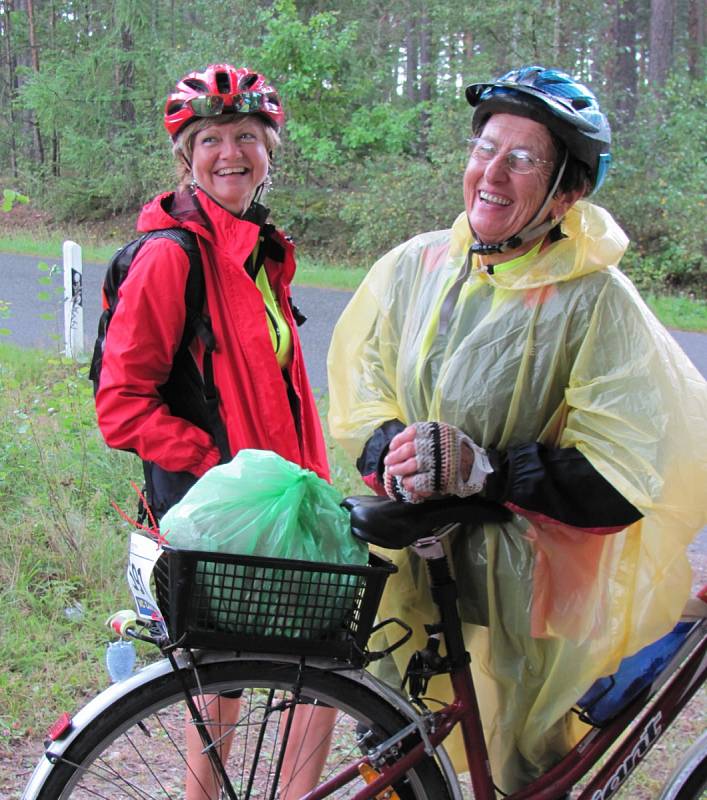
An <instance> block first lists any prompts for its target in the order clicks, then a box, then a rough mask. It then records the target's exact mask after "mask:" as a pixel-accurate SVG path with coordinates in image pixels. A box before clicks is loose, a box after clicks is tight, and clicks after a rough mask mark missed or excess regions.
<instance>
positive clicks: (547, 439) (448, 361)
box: [329, 202, 707, 792]
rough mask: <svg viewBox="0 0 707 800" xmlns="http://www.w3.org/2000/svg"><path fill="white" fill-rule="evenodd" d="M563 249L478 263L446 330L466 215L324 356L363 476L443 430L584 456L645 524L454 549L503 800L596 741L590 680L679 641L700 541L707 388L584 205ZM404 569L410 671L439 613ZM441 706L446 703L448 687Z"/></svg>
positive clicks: (461, 541) (535, 530)
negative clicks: (580, 743)
mask: <svg viewBox="0 0 707 800" xmlns="http://www.w3.org/2000/svg"><path fill="white" fill-rule="evenodd" d="M562 231H563V233H564V235H565V238H563V239H561V240H559V241H557V242H555V243H553V244H551V245H550V246H549V247H547V248H546V249H544V250H542V252H538V251H537V248H536V250H535V251H534V252H533V251H531V254H529V255H526V256H525V257H521V258H519V259H517V260H515V261H513V262H508V263H506V264H502V265H500V266H499V267H497V268H496V271H495V273H494V274H493V275H489V274H487V273H486V271H485V270H484V268H483V267H480V266H479V264H478V263H476V262H475V261H473V262H472V269H471V274H470V276H469V278H468V280H467V281H466V282H465V283H464V284H463V288H462V289H461V292H460V294H459V297H458V299H457V302H456V305H455V307H454V311H453V314H452V316H451V318H449V322H448V324H447V325H445V326H442V327H443V328H444V331H442V330H440V307H441V304H442V301H443V299H444V297H445V296H446V294H447V292H448V290H449V288H450V287H451V286H452V284H453V283H454V281H455V279H456V277H457V276H458V275H459V273H460V270H461V269H462V267H463V265H464V262H465V259H466V257H467V253H468V251H469V247H470V245H471V243H472V239H471V232H470V229H469V225H468V222H467V219H466V215H465V214H462V215H461V216H460V217H459V218H458V219H457V220H456V222H455V224H454V226H453V228H452V230H451V231H441V232H435V233H428V234H423V235H421V236H418V237H416V238H414V239H412V240H411V241H409V242H407V243H405V244H403V245H401V246H399V247H397V248H395V249H394V250H392V251H391V252H389V253H388V254H387V255H386V256H384V257H383V258H382V259H380V261H378V262H377V263H376V264H375V266H374V267H373V268H372V270H371V271H370V273H369V275H368V276H367V278H366V279H365V281H364V282H363V284H362V285H361V287H360V288H359V290H358V291H357V292H356V294H355V295H354V297H353V299H352V300H351V302H350V304H349V306H348V307H347V309H346V310H345V312H344V314H343V315H342V317H341V319H340V321H339V323H338V324H337V327H336V329H335V331H334V336H333V340H332V344H331V349H330V352H329V389H330V396H331V400H330V413H329V423H330V427H331V431H332V434H333V436H334V437H335V438H336V439H337V440H338V441H339V442H340V443H341V444H342V445H343V446H344V447H345V448H346V449H347V451H348V452H349V453H350V455H351V456H352V457H353V458H357V457H358V456H359V455H360V454H361V452H362V450H363V448H364V445H365V443H366V441H367V440H368V438H369V437H370V436H371V434H372V433H373V432H374V431H375V430H376V429H377V428H378V427H379V426H380V425H381V424H383V423H384V422H386V421H388V420H393V419H398V420H400V421H401V422H403V423H405V424H409V423H412V422H415V421H422V420H441V421H444V422H447V423H450V424H452V425H456V426H458V427H459V428H461V429H462V430H463V431H464V432H465V433H467V434H468V435H469V436H471V437H472V439H474V440H475V441H476V442H477V443H478V444H480V445H482V446H484V447H492V448H495V449H497V450H501V451H503V450H504V449H505V448H507V447H509V446H512V445H519V444H522V443H525V442H534V441H537V442H541V443H542V444H544V445H546V446H548V447H563V448H566V447H576V448H577V449H578V450H579V451H580V452H581V453H582V454H583V455H584V456H585V457H586V458H587V459H588V460H589V461H590V462H591V464H592V465H593V467H594V468H595V469H596V470H598V471H599V472H600V473H601V474H602V475H603V476H604V477H605V478H606V479H607V480H608V481H609V482H610V483H611V484H613V486H614V487H615V488H616V489H617V490H618V491H619V492H620V493H621V494H622V495H623V496H624V497H625V498H626V499H627V500H628V501H629V502H630V503H632V504H633V505H634V506H635V507H636V508H638V509H639V510H640V512H641V513H642V514H643V515H644V516H643V518H642V519H641V520H640V522H637V523H635V524H633V525H631V526H630V527H628V528H626V529H625V530H623V531H621V532H619V533H615V534H613V535H605V536H600V535H595V534H593V533H590V532H587V531H586V530H583V529H578V528H573V527H570V526H568V525H564V524H560V523H557V522H553V521H552V520H550V519H547V518H544V517H542V516H540V515H528V516H527V517H526V516H522V515H521V514H516V515H515V516H514V518H513V520H512V521H511V522H509V523H508V524H505V525H504V526H499V525H486V526H484V527H483V530H481V529H476V530H465V531H464V532H463V533H462V532H460V533H458V534H457V535H456V538H454V539H453V540H452V542H451V547H452V552H453V557H454V564H455V570H456V574H457V580H458V582H459V585H460V586H459V588H460V608H461V612H462V616H463V618H464V620H465V623H468V624H466V625H465V638H466V641H467V646H468V648H469V650H470V651H471V653H472V662H473V670H474V678H475V681H476V684H477V691H478V694H479V700H480V705H481V708H482V716H483V719H484V726H485V729H486V734H487V738H488V740H489V749H490V755H491V761H492V766H493V770H494V775H495V777H496V780H497V783H498V784H500V787H501V788H502V789H503V790H504V791H507V792H508V791H512V790H514V789H516V788H518V787H519V786H520V785H523V784H525V783H527V782H528V781H529V780H531V779H532V778H533V777H535V776H536V775H537V774H538V772H539V771H541V770H543V769H545V768H547V767H548V766H549V765H551V764H552V763H554V762H555V761H557V760H558V758H559V757H560V756H561V755H562V754H563V753H564V752H565V751H566V750H567V749H568V748H569V747H570V746H571V745H573V744H574V743H575V742H576V740H577V739H578V737H579V735H580V734H581V733H582V732H583V730H582V728H583V726H582V725H581V723H579V722H578V720H577V718H576V717H575V716H574V715H569V714H567V713H566V712H567V711H568V710H569V709H570V708H571V707H572V705H573V704H574V703H575V701H576V700H577V699H578V698H579V697H580V696H581V695H582V694H583V693H584V692H585V691H586V690H587V689H588V688H589V686H590V685H591V684H592V683H593V682H594V680H595V679H596V678H598V677H600V676H602V675H607V674H611V673H612V672H614V671H615V669H616V667H617V665H618V664H619V662H620V660H621V659H622V658H623V657H624V656H626V655H629V654H631V653H633V652H635V651H637V650H638V649H640V648H641V647H642V646H643V645H645V644H647V643H648V642H650V641H653V640H655V639H656V638H658V637H659V636H661V635H662V634H664V633H666V632H667V631H668V630H670V629H671V628H672V626H673V625H674V623H675V622H676V620H677V619H678V617H679V616H680V613H681V610H682V608H683V606H684V604H685V601H686V600H687V598H688V595H689V591H690V583H691V572H690V566H689V564H688V561H687V557H686V549H687V545H688V543H689V542H690V541H691V539H692V538H693V536H694V535H695V533H696V532H697V531H698V530H699V529H700V527H701V526H702V525H704V524H705V514H704V508H705V487H706V486H707V469H706V461H705V459H706V455H705V454H707V426H706V425H705V420H706V419H707V387H706V385H705V381H704V380H703V379H702V377H701V376H700V375H699V373H698V372H697V370H696V369H695V368H694V366H693V365H692V364H691V363H690V361H689V360H688V359H687V357H686V356H685V355H684V354H683V352H682V351H681V350H680V348H679V347H678V346H677V345H676V344H675V342H674V341H673V339H672V337H671V336H670V335H669V334H668V333H667V331H665V329H664V328H663V327H662V326H661V325H660V324H659V323H658V322H657V320H656V319H655V318H654V317H653V315H652V314H651V312H650V311H649V310H648V308H647V307H646V306H645V305H644V303H643V302H642V301H641V299H640V297H639V296H638V294H637V292H636V290H635V288H634V287H633V285H632V284H631V283H630V281H629V280H628V279H627V278H626V277H624V276H623V275H622V273H621V272H619V270H618V269H617V268H616V266H615V265H616V264H617V263H618V262H619V260H620V258H621V256H622V255H623V252H624V250H625V248H626V246H627V239H626V237H625V235H624V233H623V232H622V231H621V229H620V228H619V227H618V226H617V224H616V223H615V222H614V220H613V219H612V218H611V216H610V215H609V214H608V213H607V212H606V211H604V210H603V209H601V208H599V207H597V206H594V205H591V204H589V203H587V202H580V203H577V204H576V205H575V206H574V207H573V208H572V209H571V210H570V211H569V213H568V214H567V216H566V217H565V219H564V221H563V223H562ZM531 516H532V519H530V517H531ZM387 554H388V555H391V552H390V551H388V553H387ZM393 558H394V560H395V561H396V563H397V564H398V566H399V567H400V572H399V574H398V575H396V576H394V578H393V579H391V580H390V581H389V585H388V588H387V590H386V595H385V597H384V601H383V605H382V607H381V612H380V613H381V617H386V616H398V617H402V618H403V619H406V620H407V621H409V622H410V623H413V624H416V625H417V626H418V630H417V636H416V638H415V640H414V641H412V642H411V643H410V645H409V646H406V647H404V648H401V649H400V650H398V651H396V654H395V656H396V662H397V666H398V669H399V670H400V671H401V672H402V671H404V668H405V665H406V664H407V660H408V658H409V655H410V653H411V651H412V650H413V649H415V648H416V647H420V646H421V645H422V643H423V642H424V632H423V631H422V630H421V623H422V622H423V621H429V620H430V617H429V615H428V609H429V608H430V601H429V597H428V592H427V589H426V581H425V579H424V578H423V577H422V574H423V571H422V570H420V569H419V566H420V565H419V564H418V563H417V562H416V560H415V557H414V555H409V554H408V553H405V552H403V553H394V554H393ZM478 622H482V623H488V626H486V624H484V625H478V624H472V623H478ZM428 695H429V696H431V697H437V698H439V697H445V696H446V697H449V692H448V691H447V689H446V679H440V678H438V679H436V682H434V681H433V683H432V684H431V687H430V689H429V691H428ZM451 749H452V754H453V756H454V758H455V763H456V764H457V766H458V767H459V768H460V769H463V768H464V766H463V764H464V763H465V762H463V761H460V760H459V755H460V752H461V750H460V748H454V747H452V748H451ZM455 749H456V752H454V750H455Z"/></svg>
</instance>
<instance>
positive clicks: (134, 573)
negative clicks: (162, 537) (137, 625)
mask: <svg viewBox="0 0 707 800" xmlns="http://www.w3.org/2000/svg"><path fill="white" fill-rule="evenodd" d="M162 552H163V551H162V548H161V547H160V546H159V545H158V544H157V543H156V542H155V540H154V539H151V538H149V537H148V536H143V535H142V534H140V533H132V534H131V535H130V552H129V557H128V573H127V578H128V586H129V587H130V592H131V593H132V596H133V599H134V600H135V608H136V609H137V614H138V617H139V618H140V619H141V620H143V621H144V622H151V623H156V624H158V625H160V626H161V627H162V628H163V629H164V632H165V633H166V632H167V629H166V627H165V624H164V619H163V618H162V613H161V612H160V610H159V608H158V607H157V602H156V600H155V598H154V597H153V596H152V591H151V589H150V576H151V575H152V570H153V569H154V566H155V562H156V561H157V559H158V558H159V557H160V556H161V555H162Z"/></svg>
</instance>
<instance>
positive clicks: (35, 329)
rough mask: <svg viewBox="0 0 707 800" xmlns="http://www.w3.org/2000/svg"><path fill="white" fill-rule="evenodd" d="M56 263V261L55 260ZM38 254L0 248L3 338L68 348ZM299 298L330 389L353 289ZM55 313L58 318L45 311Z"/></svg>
mask: <svg viewBox="0 0 707 800" xmlns="http://www.w3.org/2000/svg"><path fill="white" fill-rule="evenodd" d="M50 263H51V262H50ZM37 264H38V259H36V258H32V257H28V256H16V255H9V254H6V253H0V300H4V301H5V302H9V303H10V308H11V313H12V316H11V318H10V319H6V320H0V328H3V327H7V328H10V330H11V334H10V335H9V336H8V337H3V338H4V339H6V340H7V341H9V342H12V343H13V344H18V345H20V346H22V347H39V348H47V347H56V348H63V324H64V314H63V310H62V302H61V297H62V291H63V290H62V287H63V277H62V275H61V273H60V272H59V273H58V274H57V275H55V276H54V278H53V279H52V284H51V285H50V286H44V285H41V284H40V283H39V278H40V276H42V275H43V274H46V273H42V272H40V271H39V270H38V269H37ZM104 272H105V265H99V264H85V265H84V298H85V299H84V304H85V305H84V333H85V337H84V338H85V342H86V348H87V350H88V351H90V349H91V347H92V344H93V339H94V337H95V332H96V325H97V320H98V316H99V313H100V285H101V282H102V280H103V274H104ZM40 291H49V292H50V294H51V296H52V299H49V300H41V299H39V293H40ZM294 295H295V303H297V305H298V306H299V307H300V308H301V310H302V311H303V313H304V314H306V315H307V316H308V317H309V319H308V320H307V322H306V323H305V325H304V326H303V327H302V328H301V331H300V332H301V335H302V346H303V348H304V354H305V358H306V361H307V367H308V370H309V374H310V379H311V381H312V385H313V386H314V387H315V389H319V390H321V391H326V386H327V379H326V351H327V347H328V344H329V338H330V336H331V331H332V328H333V327H334V323H335V322H336V320H337V319H338V317H339V315H340V314H341V311H342V310H343V308H344V306H345V305H346V303H347V301H348V298H349V297H350V293H349V292H345V291H337V290H331V289H312V288H307V287H295V290H294ZM52 312H54V314H53V319H43V318H42V316H41V315H43V314H44V315H46V314H50V315H51V313H52ZM672 333H673V336H675V338H676V339H677V341H678V342H679V343H680V345H681V347H682V348H683V350H684V351H685V352H686V353H687V355H688V356H689V357H690V358H691V359H692V362H693V363H694V364H695V366H696V367H697V368H698V369H699V370H700V372H701V373H702V374H703V375H705V376H707V334H701V333H685V332H681V331H673V332H672Z"/></svg>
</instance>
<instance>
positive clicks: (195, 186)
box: [189, 175, 199, 194]
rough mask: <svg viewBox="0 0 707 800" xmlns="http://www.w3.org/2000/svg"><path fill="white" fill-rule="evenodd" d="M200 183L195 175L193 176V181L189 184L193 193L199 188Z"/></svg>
mask: <svg viewBox="0 0 707 800" xmlns="http://www.w3.org/2000/svg"><path fill="white" fill-rule="evenodd" d="M198 186H199V184H198V183H197V182H196V178H195V177H194V175H192V176H191V183H190V184H189V188H190V189H191V192H192V194H194V192H195V191H196V190H197V188H198Z"/></svg>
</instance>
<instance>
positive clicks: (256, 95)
mask: <svg viewBox="0 0 707 800" xmlns="http://www.w3.org/2000/svg"><path fill="white" fill-rule="evenodd" d="M227 99H228V96H226V97H224V96H223V95H219V94H202V95H199V96H198V97H191V98H190V99H189V100H187V101H186V103H185V105H187V106H189V108H191V110H192V111H193V112H194V114H195V115H196V116H197V117H218V116H219V114H223V113H224V112H226V113H242V114H250V113H252V112H254V111H258V110H260V109H261V108H263V107H264V105H265V102H266V98H265V95H263V94H261V93H260V92H242V93H240V94H234V95H230V102H226V101H227Z"/></svg>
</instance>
